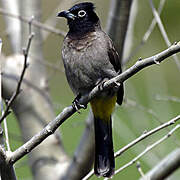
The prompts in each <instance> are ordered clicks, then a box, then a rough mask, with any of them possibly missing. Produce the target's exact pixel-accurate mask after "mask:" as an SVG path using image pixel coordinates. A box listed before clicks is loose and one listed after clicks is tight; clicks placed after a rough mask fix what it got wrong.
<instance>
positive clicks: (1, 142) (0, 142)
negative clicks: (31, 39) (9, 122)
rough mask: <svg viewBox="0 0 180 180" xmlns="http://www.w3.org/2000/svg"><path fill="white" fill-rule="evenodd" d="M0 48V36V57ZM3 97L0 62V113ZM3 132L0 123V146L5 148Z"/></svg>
mask: <svg viewBox="0 0 180 180" xmlns="http://www.w3.org/2000/svg"><path fill="white" fill-rule="evenodd" d="M1 50H2V40H1V38H0V58H2V57H1ZM3 111H4V110H3V99H2V67H1V64H0V113H1V115H2V114H3ZM3 135H4V132H3V128H2V126H1V124H0V148H3V149H4V150H5V146H4V137H3Z"/></svg>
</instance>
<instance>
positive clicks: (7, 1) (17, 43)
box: [1, 0, 21, 53]
mask: <svg viewBox="0 0 180 180" xmlns="http://www.w3.org/2000/svg"><path fill="white" fill-rule="evenodd" d="M19 4H20V1H18V0H13V1H11V0H1V5H2V9H3V11H8V12H11V13H14V14H19ZM4 20H5V23H6V31H7V34H8V38H9V40H10V45H11V49H12V51H13V53H19V52H20V51H21V23H20V21H18V20H17V19H14V18H12V17H9V16H4Z"/></svg>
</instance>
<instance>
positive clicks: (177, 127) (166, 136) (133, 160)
mask: <svg viewBox="0 0 180 180" xmlns="http://www.w3.org/2000/svg"><path fill="white" fill-rule="evenodd" d="M179 128H180V124H178V125H176V126H175V127H174V128H173V129H172V130H171V131H170V132H169V133H168V134H166V135H165V136H163V137H162V138H161V139H159V140H158V141H156V142H155V143H153V144H151V145H150V146H148V147H147V148H146V149H145V150H144V151H143V152H141V153H140V154H139V155H138V156H136V157H135V158H134V159H132V160H131V161H130V162H128V163H127V164H125V165H124V166H122V167H121V168H119V169H118V170H116V171H115V174H118V173H119V172H121V171H122V170H124V169H125V168H127V167H129V166H131V165H132V164H134V163H135V162H136V161H137V160H138V159H140V158H141V157H142V156H143V155H145V154H146V153H147V152H149V151H150V150H152V149H153V148H154V147H156V146H157V145H159V144H160V143H162V142H163V141H165V140H166V139H167V138H169V137H170V136H171V135H172V134H173V133H174V132H175V131H176V130H177V129H179ZM105 179H107V178H105Z"/></svg>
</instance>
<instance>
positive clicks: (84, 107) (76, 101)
mask: <svg viewBox="0 0 180 180" xmlns="http://www.w3.org/2000/svg"><path fill="white" fill-rule="evenodd" d="M80 98H81V94H80V93H79V94H78V95H77V96H76V97H75V99H74V100H73V102H72V106H73V108H75V109H76V111H77V112H79V111H78V110H79V109H81V108H83V109H86V108H87V105H84V104H81V103H80V102H79V100H80Z"/></svg>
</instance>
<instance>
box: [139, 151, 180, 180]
mask: <svg viewBox="0 0 180 180" xmlns="http://www.w3.org/2000/svg"><path fill="white" fill-rule="evenodd" d="M179 167H180V149H179V148H177V149H176V150H174V151H173V152H171V153H170V154H168V155H167V156H166V157H165V158H164V159H163V160H162V161H161V162H159V163H158V164H157V165H156V166H155V167H153V168H152V169H151V170H150V171H149V172H148V173H146V174H145V177H147V178H148V180H150V179H156V180H161V179H166V178H167V177H168V176H169V175H171V174H172V173H173V172H174V171H175V170H177V169H178V168H179ZM140 180H143V178H141V179H140Z"/></svg>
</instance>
